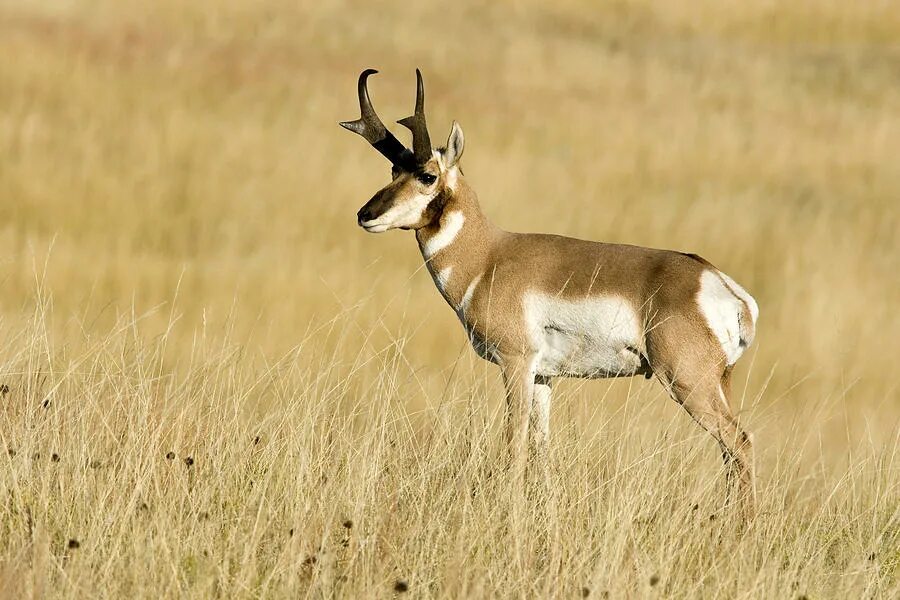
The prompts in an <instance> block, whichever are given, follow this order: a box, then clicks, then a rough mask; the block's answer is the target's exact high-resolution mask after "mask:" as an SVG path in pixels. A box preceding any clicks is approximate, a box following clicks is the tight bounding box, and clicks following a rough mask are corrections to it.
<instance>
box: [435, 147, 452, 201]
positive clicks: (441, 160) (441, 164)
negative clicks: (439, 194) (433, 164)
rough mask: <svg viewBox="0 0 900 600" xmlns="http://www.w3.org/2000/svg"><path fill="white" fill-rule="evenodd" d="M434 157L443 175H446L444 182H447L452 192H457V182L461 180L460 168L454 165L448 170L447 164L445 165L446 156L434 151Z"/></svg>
mask: <svg viewBox="0 0 900 600" xmlns="http://www.w3.org/2000/svg"><path fill="white" fill-rule="evenodd" d="M432 155H433V156H434V158H435V160H437V164H438V168H439V169H440V170H441V173H443V174H444V181H445V182H446V184H447V187H448V188H450V191H453V192H455V191H456V181H457V179H458V178H459V167H458V166H456V165H453V166H452V167H451V168H449V169H448V168H447V165H446V163H444V155H443V154H441V153H440V152H438V151H437V150H433V151H432Z"/></svg>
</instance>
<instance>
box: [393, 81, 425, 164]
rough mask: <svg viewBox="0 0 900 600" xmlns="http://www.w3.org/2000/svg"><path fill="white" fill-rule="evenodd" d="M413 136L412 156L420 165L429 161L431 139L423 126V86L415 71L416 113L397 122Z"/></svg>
mask: <svg viewBox="0 0 900 600" xmlns="http://www.w3.org/2000/svg"><path fill="white" fill-rule="evenodd" d="M397 122H398V123H400V124H401V125H403V126H404V127H406V128H407V129H409V130H410V131H412V134H413V155H414V156H415V159H416V163H418V164H420V165H422V164H425V163H426V162H428V161H429V160H431V139H430V138H429V137H428V126H427V125H426V124H425V84H424V83H422V72H421V71H419V70H418V69H416V112H415V113H414V114H413V116H411V117H406V118H405V119H400V120H399V121H397Z"/></svg>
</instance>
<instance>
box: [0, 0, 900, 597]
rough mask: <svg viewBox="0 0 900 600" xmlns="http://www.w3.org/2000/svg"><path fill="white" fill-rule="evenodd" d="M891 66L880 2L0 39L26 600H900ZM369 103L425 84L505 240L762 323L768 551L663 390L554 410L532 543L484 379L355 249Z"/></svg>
mask: <svg viewBox="0 0 900 600" xmlns="http://www.w3.org/2000/svg"><path fill="white" fill-rule="evenodd" d="M897 39H900V11H897V10H895V9H894V7H892V6H891V3H889V2H878V1H874V0H873V1H870V2H854V3H849V2H837V1H831V0H821V1H818V2H812V1H806V2H792V3H789V4H786V3H775V2H771V1H764V0H754V1H752V2H728V3H722V2H706V1H701V0H690V1H686V2H681V3H651V2H645V1H637V0H622V1H618V2H611V3H605V4H603V5H602V6H600V7H598V6H595V3H590V2H587V1H585V0H561V1H558V2H554V3H552V5H548V4H547V3H544V2H537V1H536V0H533V1H527V2H519V3H515V4H507V3H495V4H492V5H491V6H490V7H482V6H480V5H479V4H477V3H471V2H458V3H453V4H452V5H448V4H435V3H430V2H428V3H421V2H420V3H413V4H399V3H397V4H394V5H389V6H385V5H378V6H375V5H371V4H370V3H363V2H355V1H354V2H317V3H309V4H308V5H306V6H298V5H297V3H295V2H286V1H278V0H271V1H268V2H265V3H259V2H248V1H241V0H231V1H228V2H213V1H211V0H206V1H199V2H192V3H183V2H176V1H174V0H166V1H158V2H153V3H132V2H112V1H110V0H94V1H88V0H84V1H78V2H52V3H44V4H42V5H40V6H37V5H23V4H21V3H15V2H7V1H5V0H3V1H0V56H3V57H4V59H3V65H2V67H0V90H2V93H0V339H2V340H3V345H2V347H0V385H2V386H7V388H8V390H9V391H8V392H6V393H4V394H3V395H2V399H0V442H2V443H3V444H4V445H5V446H6V447H7V448H8V449H9V450H10V452H9V453H8V456H7V457H5V458H4V459H3V460H4V466H3V469H2V471H0V472H2V475H0V485H2V488H0V489H2V492H3V494H4V498H5V502H4V503H3V504H2V505H0V511H2V512H0V594H2V593H4V592H5V594H6V595H9V596H20V595H21V594H25V595H31V596H35V597H37V596H49V597H88V596H91V597H93V596H107V597H112V598H118V597H132V596H134V597H159V596H167V597H185V596H188V597H191V596H192V597H208V596H213V595H220V596H224V597H235V596H236V597H281V596H290V597H295V596H297V595H311V596H322V595H327V596H331V595H338V596H342V597H362V596H368V597H372V596H374V597H384V596H390V595H392V594H395V593H397V594H399V593H402V592H399V591H395V589H394V586H395V584H396V582H397V581H398V580H402V581H404V582H405V583H406V584H407V585H408V587H409V591H408V594H410V595H411V596H416V597H422V596H426V597H427V596H441V597H490V596H508V597H522V596H537V597H548V596H559V597H573V596H574V597H577V596H578V595H579V594H581V593H582V588H583V587H586V588H587V589H588V590H589V591H590V593H591V597H597V596H602V592H604V591H607V592H609V594H610V597H622V596H625V597H642V596H654V595H658V596H666V597H669V596H671V597H715V596H721V597H728V598H732V597H799V596H801V595H806V596H808V597H811V598H818V597H891V596H895V595H897V594H898V593H900V462H898V461H900V438H898V434H897V432H898V428H900V395H898V380H897V376H896V369H895V363H896V355H897V352H898V350H900V348H898V343H897V340H898V339H900V320H898V319H897V318H896V315H895V314H894V313H895V308H896V307H897V306H898V303H900V285H898V278H897V273H898V272H900V260H898V258H900V248H898V240H897V232H898V231H900V214H898V213H900V211H898V197H900V169H898V167H897V162H896V159H895V158H894V157H896V156H900V85H898V82H900V79H898V72H900V47H898V45H897V42H896V40H897ZM368 66H374V67H378V68H379V69H381V70H382V74H381V75H379V76H378V77H377V78H375V79H373V81H372V89H373V97H374V101H375V103H376V106H377V107H378V108H379V111H380V112H381V113H382V115H383V117H384V119H385V121H388V120H389V119H391V120H393V119H396V118H399V117H402V116H406V115H407V114H408V113H409V111H410V109H411V106H412V100H413V75H412V73H413V68H414V67H415V66H420V67H422V69H423V71H424V73H425V77H426V85H427V86H428V92H429V118H430V123H431V129H432V136H433V137H434V138H435V139H441V138H443V136H444V135H446V132H447V131H448V130H449V123H450V119H451V118H456V119H458V120H459V121H460V122H461V123H462V125H463V127H464V128H465V131H466V139H467V150H466V156H465V158H464V165H465V169H466V174H467V176H468V178H469V180H470V182H471V183H472V184H473V186H474V187H475V189H476V190H478V191H479V193H480V195H481V199H482V203H483V206H484V209H485V211H486V212H487V213H488V215H489V216H491V217H492V218H493V219H494V220H495V221H496V222H497V223H498V224H499V225H501V226H503V227H506V228H508V229H513V230H543V231H552V232H556V233H563V234H568V235H575V236H578V237H584V238H591V239H602V240H607V241H624V242H629V243H636V244H643V245H649V246H655V247H671V248H678V249H681V250H685V251H693V252H698V253H699V254H701V255H703V256H705V257H706V258H708V259H710V260H711V261H713V262H714V263H716V264H717V265H718V266H720V267H721V268H723V269H724V270H725V271H727V272H728V273H730V274H731V275H733V276H734V277H735V278H736V279H737V280H738V281H740V282H741V283H742V284H744V285H745V286H746V287H747V288H748V289H749V290H750V291H751V292H752V293H753V294H754V295H755V296H756V298H757V300H758V301H759V304H760V307H761V311H762V315H761V320H760V327H759V331H758V334H757V341H756V345H755V346H754V348H753V349H752V351H751V352H750V353H749V354H748V356H747V357H746V358H745V359H744V360H743V361H742V362H741V363H740V364H739V367H738V371H737V380H736V381H737V382H738V384H737V385H736V390H737V392H738V396H739V397H738V398H737V402H738V403H739V405H740V406H739V412H740V414H741V419H742V420H744V421H746V422H747V423H748V425H749V428H750V429H751V430H752V431H754V432H755V433H756V446H757V454H758V459H759V476H760V491H761V507H760V510H761V514H760V516H759V518H758V519H757V520H756V521H755V522H754V523H753V524H752V525H751V526H750V528H749V529H747V530H746V531H743V532H741V531H739V530H738V528H737V527H736V525H735V523H734V522H733V521H732V519H731V517H730V516H729V515H728V514H727V513H722V512H720V511H719V505H720V501H721V492H722V487H723V486H722V485H721V481H720V479H721V472H720V467H719V461H718V456H717V455H716V452H715V446H714V444H713V442H712V441H711V440H710V439H709V438H708V437H707V436H706V435H705V434H703V433H702V432H700V431H699V430H697V428H696V427H695V426H694V425H693V424H692V423H690V422H689V419H687V417H686V416H685V415H683V414H682V413H681V412H680V411H679V409H678V408H677V407H675V406H673V405H672V403H671V402H670V401H668V400H667V399H666V398H665V397H664V394H663V393H662V392H661V390H659V389H657V386H655V384H652V383H647V382H644V381H642V380H641V381H638V380H634V381H620V382H614V383H610V382H590V383H585V382H576V381H568V382H561V384H560V385H559V386H558V393H557V395H558V398H557V399H556V401H555V404H554V409H553V429H554V432H555V438H554V441H553V444H552V450H551V464H552V467H553V468H552V478H553V482H552V483H553V485H551V486H550V487H549V488H548V489H545V490H543V491H540V490H532V496H531V502H530V504H529V505H528V506H527V507H526V508H525V509H522V510H517V509H516V507H515V506H514V505H513V504H512V503H511V497H510V496H509V494H508V491H507V489H508V488H507V486H505V485H504V477H505V476H504V475H503V473H502V469H500V468H499V462H498V460H497V458H496V457H497V453H498V448H497V441H498V437H499V436H498V428H497V426H496V423H495V421H496V420H497V418H498V411H499V407H500V389H499V385H498V381H497V374H496V373H495V372H494V368H493V367H492V366H490V365H487V364H485V363H481V362H479V361H477V359H475V358H472V357H471V355H470V352H469V351H468V350H467V349H466V343H465V339H464V336H463V334H462V332H461V331H460V330H459V325H458V322H457V321H456V318H455V316H454V315H453V314H452V312H451V311H449V310H448V309H447V308H446V307H445V306H444V305H443V303H442V301H441V300H440V298H439V297H438V295H437V294H436V293H435V292H434V290H433V289H432V288H433V284H432V283H431V280H430V278H429V277H428V276H427V274H426V273H425V272H424V271H423V270H422V269H421V257H420V256H419V255H418V253H417V251H416V248H415V244H414V243H413V241H412V240H411V239H410V235H408V234H406V235H404V234H401V233H391V234H386V235H383V236H367V235H365V234H364V233H362V232H361V231H359V230H358V228H357V227H356V226H355V211H356V210H357V209H358V207H359V206H360V205H361V204H362V203H363V202H364V201H365V200H366V199H367V198H368V197H369V196H370V195H371V194H372V193H373V192H374V191H375V190H376V189H377V188H378V187H379V186H380V185H382V184H383V183H384V182H386V180H387V165H386V163H385V162H384V161H383V160H382V159H381V158H380V157H379V156H378V155H377V154H376V153H375V152H374V151H372V149H371V148H369V147H368V146H366V144H364V143H363V142H362V141H361V140H359V139H358V138H356V137H355V136H352V135H350V134H348V133H346V132H344V131H343V130H341V129H340V128H338V127H337V125H336V122H337V121H339V120H343V119H346V118H349V117H353V116H354V115H355V112H356V110H357V109H356V106H355V98H354V93H353V92H354V83H355V78H356V76H357V74H358V72H359V70H360V69H361V68H363V67H368ZM448 340H449V342H448ZM7 388H3V387H0V393H2V390H4V389H7ZM45 404H46V406H45ZM257 436H258V438H259V441H258V442H256V441H255V440H256V438H257ZM168 452H173V453H174V454H175V458H173V459H172V460H169V459H167V458H166V455H167V453H168ZM54 454H55V455H56V457H57V459H58V460H56V459H54V458H53V455H54ZM187 457H191V458H192V459H193V460H194V463H193V465H191V466H188V465H187V464H185V462H184V459H185V458H187ZM695 506H696V509H695V508H694V507H695ZM712 515H715V516H716V518H715V519H714V520H710V516H712ZM347 520H350V521H352V527H345V526H344V525H343V523H344V522H345V521H347ZM290 531H293V535H289V532H290ZM69 539H72V540H77V541H78V544H77V545H78V547H77V548H69ZM73 545H74V544H73ZM651 578H653V581H655V582H656V583H655V584H652V585H651Z"/></svg>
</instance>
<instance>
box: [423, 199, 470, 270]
mask: <svg viewBox="0 0 900 600" xmlns="http://www.w3.org/2000/svg"><path fill="white" fill-rule="evenodd" d="M465 221H466V218H465V217H464V216H463V214H462V213H461V212H459V211H458V210H454V211H451V212H449V213H445V214H444V216H443V217H441V227H440V229H438V232H437V233H436V234H434V235H433V236H431V237H430V238H428V240H427V241H426V242H425V243H424V244H423V245H422V254H423V255H424V256H425V260H428V259H429V258H431V257H432V256H434V255H435V254H437V253H438V252H440V251H441V250H443V249H444V248H446V247H447V246H449V245H450V244H452V243H453V240H455V239H456V236H457V235H459V232H460V230H462V226H463V223H465Z"/></svg>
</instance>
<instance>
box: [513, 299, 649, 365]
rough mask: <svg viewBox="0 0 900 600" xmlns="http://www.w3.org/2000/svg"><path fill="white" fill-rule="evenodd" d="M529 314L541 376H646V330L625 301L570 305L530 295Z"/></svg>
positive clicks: (527, 301)
mask: <svg viewBox="0 0 900 600" xmlns="http://www.w3.org/2000/svg"><path fill="white" fill-rule="evenodd" d="M524 308H525V322H526V326H527V327H528V335H529V338H530V339H531V342H532V343H533V344H534V348H535V350H536V351H537V354H538V366H537V374H538V375H543V376H546V377H553V376H559V375H566V376H575V377H617V376H627V375H634V374H635V373H637V372H638V371H639V370H640V368H641V357H640V354H639V352H640V351H641V350H640V349H641V348H642V347H643V342H642V335H641V324H640V320H639V318H638V315H637V312H636V311H635V310H634V308H633V307H632V306H631V304H630V303H629V302H628V301H627V300H625V299H624V298H621V297H619V296H602V297H594V298H585V299H583V300H564V299H561V298H558V297H556V296H549V295H546V294H541V293H537V292H529V293H528V294H526V295H525V299H524Z"/></svg>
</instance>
